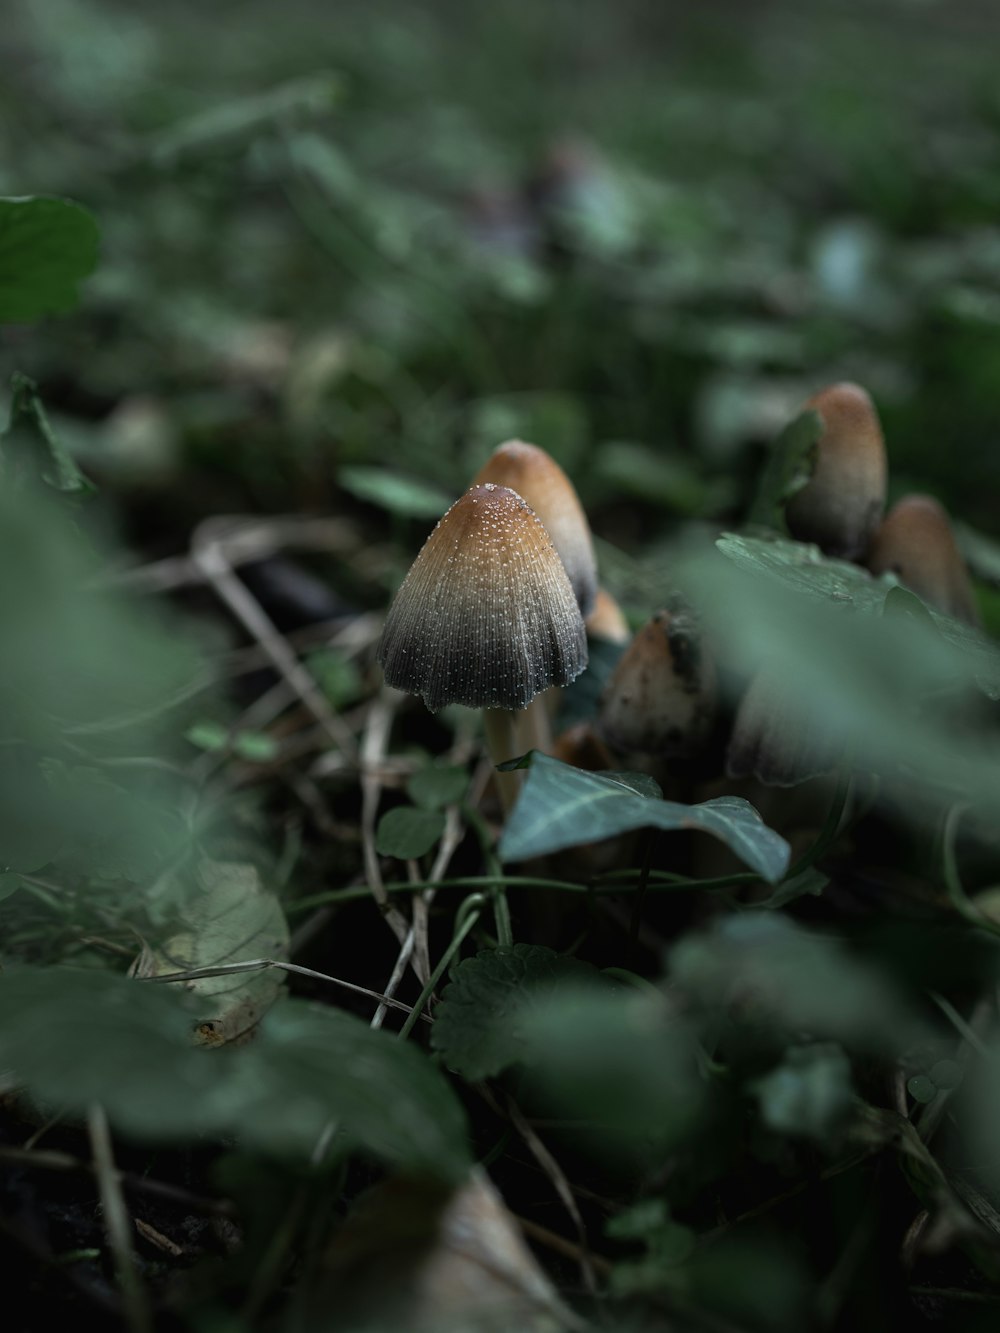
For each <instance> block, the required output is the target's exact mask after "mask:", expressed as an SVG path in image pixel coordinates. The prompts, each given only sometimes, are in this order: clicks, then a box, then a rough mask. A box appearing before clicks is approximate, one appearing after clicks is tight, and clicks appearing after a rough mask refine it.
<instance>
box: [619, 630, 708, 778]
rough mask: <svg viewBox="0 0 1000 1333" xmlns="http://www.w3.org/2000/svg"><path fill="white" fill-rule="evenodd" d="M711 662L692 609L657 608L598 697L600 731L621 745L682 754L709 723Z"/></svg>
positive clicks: (701, 737)
mask: <svg viewBox="0 0 1000 1333" xmlns="http://www.w3.org/2000/svg"><path fill="white" fill-rule="evenodd" d="M714 707H715V667H714V665H713V663H712V661H711V659H710V658H709V657H708V655H707V654H706V653H705V651H704V648H703V645H702V644H701V642H700V639H699V635H698V631H697V627H696V625H695V624H694V622H693V619H692V617H691V616H690V614H686V613H684V612H670V611H658V612H657V613H656V615H655V616H653V618H652V620H650V621H649V623H648V624H646V625H644V626H643V627H642V629H641V630H640V631H639V632H638V634H637V635H636V636H635V638H634V639H633V640H632V642H631V644H630V645H629V647H628V648H626V650H625V652H624V654H623V655H622V657H621V659H620V660H619V662H618V665H617V666H616V667H615V670H614V671H613V672H612V675H611V678H610V679H609V681H608V683H607V685H606V686H605V687H604V693H603V695H602V698H601V731H602V733H603V734H604V736H605V737H606V738H607V740H608V741H609V742H610V743H611V744H612V745H613V746H615V747H616V748H617V749H620V750H636V751H638V752H640V753H643V754H659V755H666V756H670V755H678V756H679V755H686V754H691V753H693V752H694V751H695V750H697V748H698V746H699V745H700V744H701V743H702V741H703V740H704V739H705V736H706V735H707V733H708V731H709V730H710V728H711V724H712V714H713V710H714Z"/></svg>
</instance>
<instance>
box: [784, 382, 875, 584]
mask: <svg viewBox="0 0 1000 1333" xmlns="http://www.w3.org/2000/svg"><path fill="white" fill-rule="evenodd" d="M810 408H811V409H812V410H813V411H814V412H818V413H819V416H820V419H821V421H822V423H823V434H822V435H821V436H820V438H819V443H818V445H817V450H816V465H815V468H814V470H813V474H812V476H811V477H810V479H809V481H808V482H807V483H806V484H805V486H803V488H802V489H801V490H800V491H799V492H798V493H797V494H795V495H793V496H792V498H791V500H790V501H789V502H788V506H787V508H786V510H785V518H786V520H787V522H788V530H789V532H791V534H792V536H793V537H796V538H797V539H798V540H799V541H804V542H815V543H816V545H817V546H819V547H820V548H821V549H822V550H824V551H825V552H826V553H827V555H835V556H840V557H842V558H844V559H847V560H855V559H858V558H859V557H861V556H863V555H864V553H865V551H866V550H867V548H868V543H869V542H870V541H871V539H872V536H873V535H874V532H875V529H876V528H877V526H878V523H879V519H880V518H881V517H882V510H883V508H884V507H885V493H886V485H887V481H888V463H887V461H886V454H885V441H884V439H883V437H882V427H881V426H880V424H879V419H878V413H877V412H876V411H875V404H874V403H873V402H872V400H871V398H870V397H869V396H868V394H867V393H866V392H865V390H864V389H862V388H861V386H860V385H858V384H850V383H844V384H831V385H830V386H829V387H828V388H826V389H822V390H821V391H820V392H819V393H817V394H815V395H814V396H813V397H812V398H810V399H809V401H808V402H807V403H805V404H804V407H803V410H804V411H805V410H808V409H810Z"/></svg>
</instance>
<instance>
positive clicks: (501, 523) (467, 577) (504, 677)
mask: <svg viewBox="0 0 1000 1333" xmlns="http://www.w3.org/2000/svg"><path fill="white" fill-rule="evenodd" d="M376 655H377V658H378V661H379V662H380V663H381V664H382V667H383V668H384V671H385V679H386V683H387V684H389V685H393V686H395V687H396V689H400V690H406V691H407V693H409V694H419V695H420V696H421V697H422V698H423V700H424V703H426V705H427V707H428V708H429V709H430V710H431V711H432V712H436V711H437V709H439V708H443V707H444V706H445V705H446V704H453V703H454V704H465V705H466V706H467V707H469V708H506V709H510V710H517V709H521V708H524V707H526V706H527V704H528V703H530V702H531V700H532V699H533V698H534V697H535V695H536V694H539V693H540V692H541V691H542V690H544V689H547V688H548V686H550V685H566V684H568V683H569V682H570V681H571V680H575V679H576V677H577V676H578V675H579V674H580V672H581V671H582V670H583V669H584V667H585V666H586V665H587V635H586V631H585V630H584V626H583V619H582V617H581V615H580V610H579V607H578V606H577V603H576V598H575V597H574V595H573V589H572V588H571V587H570V582H569V578H568V577H567V574H566V570H565V569H564V568H563V563H562V561H561V560H560V559H559V556H558V555H557V554H556V549H555V547H554V546H553V544H552V541H551V540H550V538H549V535H548V533H547V532H546V530H545V528H544V527H543V526H542V524H541V522H540V521H539V519H538V518H537V516H536V515H535V513H534V511H533V510H532V509H531V508H530V506H529V505H528V504H527V503H526V502H525V501H524V500H522V498H521V497H520V495H518V494H517V493H516V492H515V491H512V490H510V489H509V488H508V487H506V486H496V485H493V484H492V483H489V482H487V483H486V484H484V485H475V486H471V487H470V488H469V490H467V491H466V493H465V494H464V495H463V496H462V498H461V499H460V500H457V501H456V502H455V503H454V504H453V505H452V507H451V508H450V509H449V510H448V512H447V513H446V514H445V515H444V517H443V518H442V519H441V520H440V522H439V523H438V525H437V527H436V528H435V529H434V531H433V532H432V533H431V535H430V536H429V537H428V538H427V541H426V542H425V543H424V545H423V548H422V550H421V551H420V554H419V555H418V556H417V558H416V560H415V561H414V562H413V566H412V568H411V569H410V572H409V573H408V574H407V576H406V578H405V580H404V581H403V585H402V587H401V588H400V589H399V591H398V592H397V594H396V596H395V599H394V600H393V603H392V606H391V607H390V608H389V614H388V616H387V617H386V622H385V628H384V629H383V631H382V637H381V639H380V640H379V645H378V650H377V654H376Z"/></svg>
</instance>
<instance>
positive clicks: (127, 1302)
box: [87, 1103, 153, 1333]
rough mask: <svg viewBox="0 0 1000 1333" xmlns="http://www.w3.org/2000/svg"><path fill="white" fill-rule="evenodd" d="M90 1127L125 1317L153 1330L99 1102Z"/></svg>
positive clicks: (139, 1332)
mask: <svg viewBox="0 0 1000 1333" xmlns="http://www.w3.org/2000/svg"><path fill="white" fill-rule="evenodd" d="M87 1130H88V1133H89V1135H90V1147H91V1151H92V1152H93V1155H94V1170H95V1173H96V1175H97V1184H98V1189H99V1191H100V1195H101V1207H102V1208H103V1210H104V1224H105V1227H106V1228H107V1233H108V1242H109V1244H110V1246H111V1252H112V1254H113V1255H114V1259H115V1271H116V1273H117V1275H118V1285H119V1287H120V1288H121V1293H122V1306H123V1308H124V1314H125V1319H126V1322H127V1323H128V1326H129V1328H130V1329H131V1330H132V1333H152V1330H153V1315H152V1311H151V1309H150V1306H149V1297H148V1295H147V1293H146V1288H145V1286H144V1285H143V1282H142V1280H141V1278H140V1277H139V1270H138V1268H137V1267H136V1262H135V1253H134V1251H133V1249H132V1235H133V1227H132V1223H131V1219H130V1218H129V1212H128V1208H127V1207H126V1206H125V1199H124V1196H123V1195H122V1191H121V1179H120V1177H119V1174H118V1171H117V1169H116V1167H115V1159H114V1153H113V1151H112V1147H111V1131H110V1129H109V1128H108V1118H107V1116H106V1115H105V1113H104V1108H103V1107H101V1106H98V1105H97V1104H96V1103H95V1104H94V1105H93V1106H91V1108H90V1110H89V1111H88V1112H87Z"/></svg>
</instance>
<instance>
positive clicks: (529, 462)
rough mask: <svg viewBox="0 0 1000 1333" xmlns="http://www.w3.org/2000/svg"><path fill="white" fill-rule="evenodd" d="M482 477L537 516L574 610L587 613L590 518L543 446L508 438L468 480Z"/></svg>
mask: <svg viewBox="0 0 1000 1333" xmlns="http://www.w3.org/2000/svg"><path fill="white" fill-rule="evenodd" d="M487 481H492V482H494V483H495V484H496V485H497V486H509V487H510V489H511V490H512V491H516V492H517V494H518V495H523V496H524V498H525V500H527V502H528V504H529V505H530V506H531V507H532V509H533V510H534V511H535V513H536V514H537V515H538V517H539V518H540V519H541V520H542V524H543V526H544V528H545V530H546V532H547V533H548V534H549V536H550V537H551V538H552V545H553V546H554V547H555V548H556V550H557V551H558V552H559V558H560V559H561V560H562V562H563V564H564V565H565V566H566V573H567V574H568V575H569V581H570V583H571V584H572V585H573V591H574V593H575V594H576V600H577V602H578V603H579V606H580V613H581V615H584V616H585V615H587V614H588V613H589V612H590V610H591V608H592V607H593V605H594V599H595V597H596V596H597V561H596V560H595V558H594V544H593V541H592V540H591V536H590V524H589V523H588V522H587V515H586V514H585V513H584V512H583V506H582V505H581V504H580V500H579V497H578V496H577V493H576V491H575V490H574V489H573V483H572V482H571V481H570V479H569V477H567V475H566V473H565V472H564V471H563V470H562V468H561V467H560V466H559V464H558V463H557V462H556V461H555V459H554V458H550V457H549V455H548V454H547V453H546V452H545V450H544V449H539V448H538V446H537V445H534V444H525V442H524V441H523V440H508V441H507V443H506V444H501V445H498V446H497V448H496V449H494V451H493V453H492V454H491V455H490V457H489V458H488V459H487V460H486V462H485V463H484V464H483V466H482V467H481V468H480V469H479V472H478V473H477V474H476V478H475V482H474V483H473V484H474V485H481V484H482V483H483V482H487Z"/></svg>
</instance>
